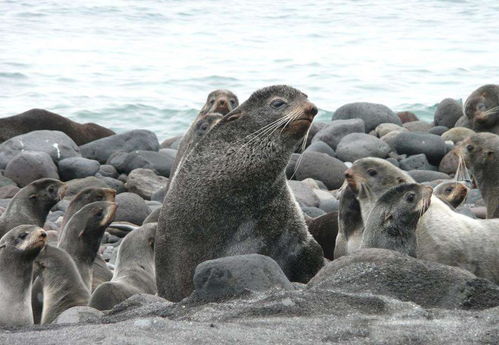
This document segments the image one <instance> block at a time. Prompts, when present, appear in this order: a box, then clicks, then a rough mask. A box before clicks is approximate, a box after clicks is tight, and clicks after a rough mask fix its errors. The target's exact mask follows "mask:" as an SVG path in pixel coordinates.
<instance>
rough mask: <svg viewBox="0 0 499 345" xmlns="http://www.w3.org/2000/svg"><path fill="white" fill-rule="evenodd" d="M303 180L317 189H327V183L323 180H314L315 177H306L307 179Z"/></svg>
mask: <svg viewBox="0 0 499 345" xmlns="http://www.w3.org/2000/svg"><path fill="white" fill-rule="evenodd" d="M301 182H302V183H305V184H306V185H308V186H309V187H310V188H312V189H315V190H320V189H323V190H327V187H326V185H325V184H324V183H323V182H322V181H319V180H314V179H313V178H306V179H304V180H302V181H301Z"/></svg>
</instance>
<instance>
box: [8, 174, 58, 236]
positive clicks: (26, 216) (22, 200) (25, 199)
mask: <svg viewBox="0 0 499 345" xmlns="http://www.w3.org/2000/svg"><path fill="white" fill-rule="evenodd" d="M65 191H66V185H65V184H64V183H62V182H61V181H59V180H55V179H51V178H43V179H40V180H36V181H33V182H31V183H30V184H29V185H27V186H26V187H24V188H22V189H21V190H20V191H19V192H17V194H16V195H15V196H14V197H13V198H12V200H11V201H10V203H9V205H8V206H7V209H6V210H5V212H4V213H3V214H2V215H1V216H0V238H1V237H2V236H3V235H4V234H5V233H7V232H8V231H9V230H10V229H13V228H14V227H16V226H18V225H21V224H33V225H37V226H39V227H43V225H44V224H45V220H46V218H47V215H48V213H49V211H50V209H51V208H52V206H54V205H55V204H56V203H57V202H59V201H60V200H61V199H62V198H63V197H64V193H65Z"/></svg>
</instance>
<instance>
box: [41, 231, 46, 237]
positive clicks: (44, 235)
mask: <svg viewBox="0 0 499 345" xmlns="http://www.w3.org/2000/svg"><path fill="white" fill-rule="evenodd" d="M40 237H41V238H45V237H47V232H46V231H44V230H41V231H40Z"/></svg>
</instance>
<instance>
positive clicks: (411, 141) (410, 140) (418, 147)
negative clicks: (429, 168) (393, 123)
mask: <svg viewBox="0 0 499 345" xmlns="http://www.w3.org/2000/svg"><path fill="white" fill-rule="evenodd" d="M393 146H394V148H395V150H396V151H397V152H398V153H399V154H407V155H416V154H419V153H424V154H425V155H426V158H428V161H429V162H430V163H431V164H433V165H438V164H439V163H440V161H441V160H442V158H443V157H444V156H445V154H446V153H447V148H446V146H445V142H444V140H443V139H442V138H441V137H439V136H438V135H434V134H429V133H420V132H411V133H400V134H399V135H397V137H396V138H395V140H394V143H393Z"/></svg>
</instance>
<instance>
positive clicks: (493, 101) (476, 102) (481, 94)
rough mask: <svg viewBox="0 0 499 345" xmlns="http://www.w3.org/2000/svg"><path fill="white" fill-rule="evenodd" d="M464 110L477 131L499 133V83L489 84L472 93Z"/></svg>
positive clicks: (472, 126)
mask: <svg viewBox="0 0 499 345" xmlns="http://www.w3.org/2000/svg"><path fill="white" fill-rule="evenodd" d="M464 112H465V114H466V116H467V118H468V120H469V121H470V123H471V128H472V129H473V130H475V131H477V132H492V133H495V134H499V85H493V84H488V85H484V86H481V87H479V88H478V89H476V90H475V91H473V92H472V93H471V95H470V96H469V97H468V99H467V100H466V102H465V103H464Z"/></svg>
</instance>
